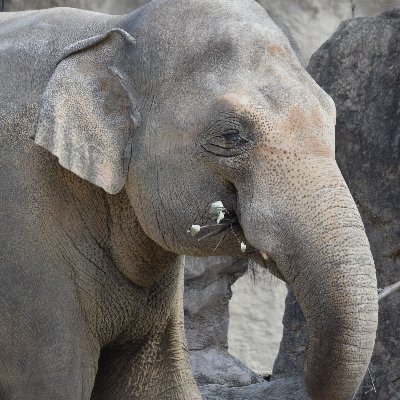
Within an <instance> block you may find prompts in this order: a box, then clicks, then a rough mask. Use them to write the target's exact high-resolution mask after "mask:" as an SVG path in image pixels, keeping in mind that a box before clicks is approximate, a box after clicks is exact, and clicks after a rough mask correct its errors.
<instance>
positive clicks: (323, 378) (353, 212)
mask: <svg viewBox="0 0 400 400" xmlns="http://www.w3.org/2000/svg"><path fill="white" fill-rule="evenodd" d="M328 171H329V172H330V173H329V175H328V177H329V178H328V179H327V178H326V177H325V178H323V177H322V175H321V174H313V175H310V174H311V173H312V171H309V174H307V176H308V179H307V180H306V182H303V183H302V185H297V187H295V188H294V189H295V190H293V187H291V188H290V189H291V190H289V188H287V190H285V188H282V186H280V187H279V190H277V188H276V186H275V185H270V184H268V183H269V182H273V181H274V179H271V180H270V179H268V182H267V180H266V179H265V178H261V176H262V175H264V176H269V178H271V174H266V173H265V174H260V179H254V178H253V179H250V180H249V181H247V184H246V186H243V187H247V188H248V187H252V189H253V190H252V191H249V192H246V191H243V190H242V191H241V190H240V185H237V186H238V193H239V210H240V214H241V215H240V221H241V225H242V228H243V230H244V233H245V236H246V238H247V240H248V241H249V242H250V243H251V244H252V245H253V246H254V247H256V248H257V249H259V250H260V251H263V252H266V253H268V254H269V255H270V256H271V257H272V258H273V259H274V261H275V262H276V264H277V267H278V269H279V271H280V273H281V274H282V275H283V276H284V278H285V280H286V282H287V283H288V284H289V286H290V288H291V290H292V291H293V292H294V294H295V296H296V298H297V300H298V301H299V304H300V305H301V307H302V309H303V312H304V315H305V317H306V319H307V325H308V331H309V343H308V348H307V357H306V363H305V365H304V380H305V385H306V390H307V392H308V393H309V395H310V396H311V398H312V399H313V400H327V399H329V400H345V399H351V398H352V396H353V394H354V393H355V392H356V390H357V388H358V387H359V385H360V383H361V381H362V379H363V377H364V374H365V372H366V370H367V367H368V363H369V360H370V358H371V355H372V350H373V347H374V342H375V331H376V328H377V311H378V303H377V287H376V275H375V268H374V262H373V259H372V255H371V252H370V249H369V243H368V240H367V237H366V235H365V231H364V228H363V225H362V222H361V218H360V216H359V214H358V210H357V207H356V205H355V203H354V201H353V199H352V197H351V195H350V193H349V191H348V189H347V186H346V185H345V183H344V180H343V178H342V177H341V175H340V172H339V170H338V168H337V167H335V166H333V168H328ZM314 172H315V171H314ZM325 172H326V171H325ZM281 181H282V180H281ZM292 186H296V183H294V184H293V185H292Z"/></svg>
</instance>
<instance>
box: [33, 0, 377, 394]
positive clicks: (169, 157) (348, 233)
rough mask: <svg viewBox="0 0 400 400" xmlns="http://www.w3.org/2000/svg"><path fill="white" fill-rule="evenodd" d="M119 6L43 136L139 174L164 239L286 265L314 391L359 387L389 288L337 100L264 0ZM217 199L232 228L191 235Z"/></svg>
mask: <svg viewBox="0 0 400 400" xmlns="http://www.w3.org/2000/svg"><path fill="white" fill-rule="evenodd" d="M115 21H117V23H116V26H115V29H112V30H111V31H109V32H105V33H104V35H100V36H95V37H92V38H88V39H87V40H83V41H81V42H78V43H75V44H73V45H71V46H70V47H68V48H67V49H65V51H64V54H63V55H62V56H61V58H60V61H59V63H58V65H57V67H56V68H55V71H54V73H53V76H52V77H51V79H50V81H49V83H48V85H47V88H46V91H45V93H44V100H43V105H42V108H41V111H40V117H39V121H38V126H37V131H36V135H35V141H36V143H37V144H39V145H41V146H43V147H45V148H47V149H48V150H50V151H51V152H52V153H53V154H55V155H56V156H57V157H58V158H59V162H60V163H61V164H62V165H63V166H65V167H66V168H68V169H70V170H72V171H73V172H75V173H76V174H77V175H79V176H80V177H82V178H84V179H86V180H88V181H90V182H92V183H94V184H96V185H98V186H100V187H102V188H104V189H105V190H106V191H107V192H109V193H110V194H115V193H117V192H119V191H120V190H125V191H126V193H127V194H128V196H129V199H130V202H131V206H132V208H133V210H134V212H135V214H136V216H137V218H138V220H139V222H140V224H141V226H142V228H143V230H144V232H145V233H146V235H148V236H149V237H150V238H151V239H152V240H153V241H154V242H155V243H156V244H157V245H158V246H160V247H162V248H164V249H165V250H167V251H169V252H171V253H175V254H187V255H198V256H206V255H223V254H229V255H239V256H246V257H248V258H253V259H255V260H257V261H258V262H260V263H261V264H262V265H263V266H265V267H267V268H269V269H271V270H272V272H273V273H275V274H276V275H278V276H279V277H281V278H282V279H284V280H285V281H286V282H287V284H288V285H289V287H290V288H291V289H292V290H293V292H294V293H295V295H296V297H297V299H298V301H299V303H300V304H301V307H302V309H303V311H304V314H305V316H306V319H307V321H308V329H309V338H310V339H309V345H308V355H307V361H306V364H305V366H304V376H305V385H306V389H307V392H308V393H309V395H310V396H311V398H312V399H320V400H322V399H324V400H326V399H330V400H335V399H348V398H351V396H352V394H353V393H354V392H355V391H356V389H357V388H358V386H359V384H360V382H361V380H362V378H363V375H364V373H365V371H366V369H367V365H368V362H369V359H370V357H371V353H372V348H373V345H374V339H375V330H376V326H377V291H376V278H375V271H374V263H373V259H372V256H371V253H370V249H369V244H368V240H367V238H366V235H365V232H364V229H363V225H362V222H361V219H360V216H359V214H358V211H357V207H356V205H355V203H354V201H353V199H352V197H351V195H350V193H349V190H348V188H347V186H346V183H345V182H344V179H343V177H342V175H341V173H340V171H339V169H338V166H337V165H336V162H335V148H334V145H335V142H334V126H335V106H334V103H333V101H332V100H331V98H330V97H329V96H328V95H327V94H326V93H325V92H324V91H323V90H322V89H321V88H320V87H318V85H317V84H316V83H315V82H314V81H313V79H312V78H311V77H310V76H309V75H308V74H307V72H306V71H305V70H304V69H303V67H302V66H301V64H300V63H299V61H298V60H297V58H296V56H295V54H294V52H293V51H292V49H291V47H290V44H289V42H288V40H287V38H286V37H285V35H284V34H283V33H282V32H281V31H280V30H279V28H278V27H277V26H276V25H275V24H274V22H273V21H272V20H271V19H270V18H269V17H268V15H267V14H266V13H265V11H264V10H263V9H262V8H261V7H260V6H259V5H258V4H257V3H255V2H253V1H250V0H245V1H243V0H233V1H230V2H226V1H223V0H217V1H215V0H201V1H199V0H185V1H183V0H154V1H153V2H151V3H149V4H148V5H146V6H144V7H143V8H141V9H139V10H138V11H137V12H134V13H132V14H130V15H128V16H124V17H119V19H117V18H116V19H115ZM218 200H220V201H222V203H223V204H224V206H225V207H226V209H227V212H228V213H227V214H226V216H227V218H226V219H225V220H223V221H222V225H221V227H223V228H225V229H222V228H221V230H220V232H219V233H217V234H216V235H214V236H210V237H208V238H207V239H205V240H200V241H199V240H198V238H197V237H192V236H191V235H189V234H188V233H187V230H188V228H189V227H190V226H191V225H192V224H194V223H196V224H197V223H198V224H201V225H206V224H208V223H209V221H210V215H209V213H208V211H209V206H210V203H212V202H214V201H218ZM241 241H243V242H244V243H246V245H247V249H246V252H245V253H243V254H242V253H241V250H240V246H239V244H238V242H241ZM260 255H262V257H260Z"/></svg>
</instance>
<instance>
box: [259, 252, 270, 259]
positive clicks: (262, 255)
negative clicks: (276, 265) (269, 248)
mask: <svg viewBox="0 0 400 400" xmlns="http://www.w3.org/2000/svg"><path fill="white" fill-rule="evenodd" d="M260 254H261V257H262V258H263V259H264V260H269V259H270V257H269V255H268V254H267V253H266V252H265V251H260Z"/></svg>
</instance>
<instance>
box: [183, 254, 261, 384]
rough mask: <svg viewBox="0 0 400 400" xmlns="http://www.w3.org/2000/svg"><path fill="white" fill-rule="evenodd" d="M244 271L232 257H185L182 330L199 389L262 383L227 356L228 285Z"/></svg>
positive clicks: (246, 368)
mask: <svg viewBox="0 0 400 400" xmlns="http://www.w3.org/2000/svg"><path fill="white" fill-rule="evenodd" d="M246 270H247V262H245V261H244V260H240V259H235V258H232V257H208V258H194V257H186V269H185V297H184V310H185V328H186V336H187V339H188V347H189V350H190V362H191V365H192V369H193V373H194V375H195V378H196V381H197V383H198V384H199V385H201V386H203V385H209V384H217V385H226V386H234V387H238V386H247V385H251V384H253V383H258V382H261V381H262V379H261V378H260V377H259V376H258V375H257V374H255V373H254V372H253V371H251V370H250V369H249V368H248V367H246V366H245V365H244V364H243V363H242V362H241V361H239V360H238V359H236V358H235V357H233V356H231V355H230V354H229V353H228V325H229V306H228V304H229V300H230V299H231V297H232V291H231V285H232V284H233V283H234V282H235V281H236V279H237V278H239V277H240V276H242V275H243V274H244V273H245V272H246Z"/></svg>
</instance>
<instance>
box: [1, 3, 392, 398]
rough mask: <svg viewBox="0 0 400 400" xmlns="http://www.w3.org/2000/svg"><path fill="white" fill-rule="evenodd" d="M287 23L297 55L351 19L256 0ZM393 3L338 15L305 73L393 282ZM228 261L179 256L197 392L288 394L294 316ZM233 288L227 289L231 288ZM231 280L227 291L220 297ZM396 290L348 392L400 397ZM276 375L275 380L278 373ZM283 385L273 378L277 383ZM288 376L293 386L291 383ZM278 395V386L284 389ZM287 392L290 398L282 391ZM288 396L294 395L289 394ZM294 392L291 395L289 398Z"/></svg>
mask: <svg viewBox="0 0 400 400" xmlns="http://www.w3.org/2000/svg"><path fill="white" fill-rule="evenodd" d="M3 1H4V10H5V11H19V10H26V9H39V8H47V7H55V6H69V7H78V8H86V9H91V10H95V11H100V12H109V13H113V14H120V13H126V12H129V11H131V10H133V9H134V8H136V7H138V6H140V5H142V4H143V3H145V2H146V0H3ZM259 2H260V4H261V5H263V6H264V7H265V8H266V10H267V11H268V12H269V13H270V15H271V16H272V17H273V18H275V19H276V20H279V21H280V23H282V24H284V25H286V26H287V27H289V29H290V30H291V31H292V34H293V37H294V38H295V40H296V41H297V42H298V44H299V47H300V51H301V53H302V54H303V61H304V62H305V63H306V62H307V61H308V59H309V57H310V55H311V54H312V53H313V52H314V51H315V50H316V49H317V48H318V47H319V46H320V45H321V44H322V43H323V42H324V41H325V40H326V39H328V38H329V37H330V35H331V34H332V33H333V32H334V31H335V29H336V28H337V27H338V25H339V23H340V22H341V21H342V20H344V19H347V18H350V17H351V2H350V0H336V1H334V2H333V1H331V0H259ZM355 4H356V9H355V15H356V16H362V15H376V14H378V13H380V12H382V11H384V10H386V9H387V8H389V7H390V6H395V5H398V6H400V0H376V1H373V0H363V1H361V0H355ZM399 34H400V11H399V10H397V11H392V12H387V13H385V14H383V15H382V16H379V17H377V18H356V19H351V20H347V21H346V22H344V23H342V24H341V25H340V27H339V29H338V30H337V31H336V32H335V33H334V34H333V36H332V37H331V38H330V39H329V40H328V41H327V42H326V43H325V44H324V45H323V46H322V47H321V48H320V49H319V50H318V51H317V52H316V53H315V54H314V56H313V57H312V58H311V61H310V64H309V67H308V69H309V72H310V73H311V75H312V76H313V77H314V78H315V79H316V81H317V82H318V83H319V84H320V85H321V86H322V87H323V88H324V89H325V90H326V91H327V92H328V93H329V94H330V95H331V96H332V97H333V99H334V100H335V103H336V105H337V112H338V118H337V133H336V136H337V139H336V140H337V159H338V163H339V166H340V168H341V170H342V172H343V175H344V177H345V179H346V181H347V182H348V185H349V187H350V190H351V192H352V194H353V196H354V197H355V199H356V202H357V204H358V206H359V208H360V213H361V215H362V217H363V220H364V223H365V226H366V230H367V234H368V237H369V239H370V242H371V248H372V252H373V254H374V258H375V261H376V266H377V272H378V283H379V286H380V287H385V286H387V285H390V284H393V283H395V282H398V281H400V244H399V243H400V240H399V238H400V44H399V40H398V38H399V37H400V36H399ZM246 270H247V265H245V264H243V262H240V261H238V260H235V259H231V258H209V259H194V258H188V260H187V270H186V288H185V318H186V328H187V334H188V341H189V348H190V350H191V362H192V367H193V370H194V373H195V376H196V379H197V381H198V382H199V384H200V385H201V389H202V392H203V395H204V398H205V399H208V400H211V399H224V398H229V399H240V400H245V399H252V400H257V399H258V398H260V399H261V398H264V399H265V398H268V399H271V400H273V399H286V400H289V399H290V398H293V399H296V393H295V389H294V388H295V387H297V386H296V385H297V382H296V378H293V375H296V372H297V374H298V375H301V369H302V360H303V352H304V348H305V345H306V331H305V325H304V319H303V316H302V313H301V310H300V309H299V307H298V305H297V303H296V302H295V299H294V298H293V297H292V295H291V294H289V295H288V297H287V299H286V311H285V316H284V319H283V323H284V335H283V340H282V342H281V346H280V352H279V356H278V358H277V360H276V362H275V365H274V370H273V377H272V383H271V384H270V383H268V382H267V381H266V380H265V379H264V378H263V377H262V376H260V375H258V374H256V373H254V372H253V371H252V370H250V369H249V368H248V367H247V366H246V365H245V364H244V363H242V362H240V361H239V360H238V359H237V358H234V357H232V356H231V355H230V354H229V353H228V351H227V350H228V337H229V345H230V346H229V347H230V352H231V353H232V354H234V355H236V356H237V357H239V358H240V359H241V360H244V361H245V362H246V363H247V364H249V365H250V366H251V367H252V368H253V369H255V370H259V371H262V372H264V373H265V371H267V370H269V369H272V362H273V360H274V358H275V354H276V353H277V351H278V343H279V342H280V338H281V331H282V325H281V316H282V314H283V309H284V297H285V294H286V289H285V288H284V287H283V286H282V285H281V286H279V285H278V284H277V283H276V281H274V280H273V278H272V279H269V278H262V279H260V274H258V273H257V274H256V281H257V282H258V281H260V280H261V281H262V282H261V284H260V283H258V284H257V285H254V283H253V281H252V279H251V275H250V276H249V275H248V274H247V276H245V277H244V278H240V279H239V280H238V281H237V282H236V283H234V282H235V281H236V279H238V278H239V277H241V276H242V275H243V274H244V273H245V271H246ZM232 284H233V286H232ZM231 286H232V290H233V293H234V297H233V300H232V301H231V302H230V314H231V319H230V329H229V335H228V324H229V309H228V307H229V300H230V297H231V294H232V292H231ZM399 310H400V291H398V292H395V293H393V294H391V295H390V296H388V297H387V298H385V299H383V300H382V301H381V303H380V323H379V329H378V338H377V343H376V348H375V353H374V356H373V359H372V362H371V365H370V373H369V374H368V375H367V376H366V378H365V381H364V384H363V386H362V387H361V388H360V391H359V393H358V394H357V397H356V399H358V400H360V399H365V400H367V399H368V400H372V399H374V400H375V399H376V400H392V399H393V400H396V399H400V316H399V315H400V313H399ZM282 380H283V381H282ZM282 382H284V385H282V384H281V383H282ZM292 384H293V386H291V385H292ZM285 391H286V392H285ZM293 393H294V394H293ZM293 396H294V397H293ZM298 398H299V397H297V399H298Z"/></svg>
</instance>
